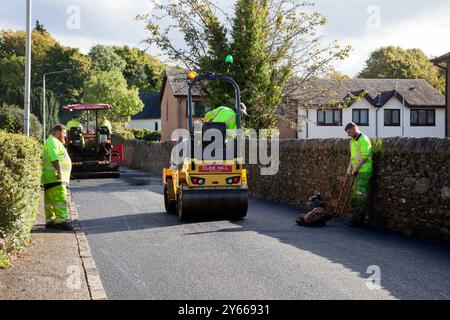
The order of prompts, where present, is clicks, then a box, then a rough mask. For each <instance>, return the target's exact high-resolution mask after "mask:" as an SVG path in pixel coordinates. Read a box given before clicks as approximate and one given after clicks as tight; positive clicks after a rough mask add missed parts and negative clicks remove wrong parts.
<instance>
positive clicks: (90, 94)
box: [84, 71, 144, 122]
mask: <svg viewBox="0 0 450 320" xmlns="http://www.w3.org/2000/svg"><path fill="white" fill-rule="evenodd" d="M84 102H85V103H109V104H111V105H112V106H113V109H112V110H111V111H110V116H111V117H112V119H113V120H115V121H119V122H122V121H129V118H130V117H131V116H132V115H135V114H137V113H139V112H140V111H142V108H143V107H144V103H143V102H142V101H141V99H140V98H139V91H138V89H137V88H135V87H132V88H131V89H129V88H128V84H127V81H126V79H125V78H124V76H123V75H122V73H120V72H118V71H112V72H105V71H100V72H96V73H94V74H92V75H91V77H90V78H89V79H88V80H87V81H86V82H85V84H84Z"/></svg>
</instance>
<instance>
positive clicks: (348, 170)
mask: <svg viewBox="0 0 450 320" xmlns="http://www.w3.org/2000/svg"><path fill="white" fill-rule="evenodd" d="M352 173H353V168H352V167H351V166H349V167H348V168H347V175H349V176H351V175H352Z"/></svg>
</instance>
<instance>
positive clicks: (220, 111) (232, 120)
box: [204, 107, 237, 130]
mask: <svg viewBox="0 0 450 320" xmlns="http://www.w3.org/2000/svg"><path fill="white" fill-rule="evenodd" d="M204 121H205V122H223V123H225V124H226V126H227V130H236V125H237V121H236V112H234V110H233V109H231V108H227V107H219V108H216V109H214V110H211V111H209V112H208V113H207V114H206V115H205V119H204Z"/></svg>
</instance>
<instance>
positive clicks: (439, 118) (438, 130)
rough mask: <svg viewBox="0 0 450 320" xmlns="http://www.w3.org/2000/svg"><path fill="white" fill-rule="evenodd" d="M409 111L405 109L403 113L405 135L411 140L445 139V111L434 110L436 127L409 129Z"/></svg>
mask: <svg viewBox="0 0 450 320" xmlns="http://www.w3.org/2000/svg"><path fill="white" fill-rule="evenodd" d="M410 117H411V113H410V109H408V108H406V112H405V123H406V126H405V135H406V136H407V137H413V138H423V137H438V138H444V137H445V109H436V119H435V121H436V126H435V127H411V122H410Z"/></svg>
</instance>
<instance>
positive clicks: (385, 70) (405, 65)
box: [358, 46, 445, 93]
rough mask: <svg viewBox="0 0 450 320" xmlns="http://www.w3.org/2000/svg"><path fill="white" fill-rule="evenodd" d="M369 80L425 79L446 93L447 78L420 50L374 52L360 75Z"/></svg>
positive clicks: (385, 48)
mask: <svg viewBox="0 0 450 320" xmlns="http://www.w3.org/2000/svg"><path fill="white" fill-rule="evenodd" d="M358 77H359V78H367V79H425V80H426V81H428V83H430V84H431V85H432V86H433V87H435V88H436V89H437V90H438V91H440V92H442V93H444V92H445V77H444V75H443V74H442V73H441V71H440V70H439V68H438V67H436V66H435V65H433V63H431V62H430V58H429V57H427V55H426V54H425V53H424V52H423V51H422V50H420V49H406V50H405V49H402V48H400V47H394V46H389V47H383V48H379V49H377V50H375V51H373V52H372V53H371V54H370V57H369V59H368V60H367V61H366V67H365V68H364V69H363V70H362V71H361V73H360V74H359V75H358Z"/></svg>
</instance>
